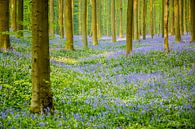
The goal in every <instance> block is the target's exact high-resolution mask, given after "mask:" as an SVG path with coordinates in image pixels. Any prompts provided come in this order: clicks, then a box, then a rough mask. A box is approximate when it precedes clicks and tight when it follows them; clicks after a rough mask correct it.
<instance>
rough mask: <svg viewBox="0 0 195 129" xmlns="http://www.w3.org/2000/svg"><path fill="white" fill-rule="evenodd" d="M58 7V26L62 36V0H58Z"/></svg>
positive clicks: (62, 36)
mask: <svg viewBox="0 0 195 129" xmlns="http://www.w3.org/2000/svg"><path fill="white" fill-rule="evenodd" d="M58 6H59V7H58V8H59V10H58V11H59V28H60V37H61V38H64V25H63V23H64V22H63V0H58Z"/></svg>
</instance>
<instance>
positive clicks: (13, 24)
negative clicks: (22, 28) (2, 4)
mask: <svg viewBox="0 0 195 129" xmlns="http://www.w3.org/2000/svg"><path fill="white" fill-rule="evenodd" d="M16 2H17V1H16V0H12V3H11V6H12V9H11V10H12V19H11V20H12V22H11V23H12V24H11V26H12V29H13V31H14V32H15V31H16V30H17V19H16V15H17V11H16V9H17V4H16Z"/></svg>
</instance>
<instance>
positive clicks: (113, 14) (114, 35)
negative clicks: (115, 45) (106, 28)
mask: <svg viewBox="0 0 195 129" xmlns="http://www.w3.org/2000/svg"><path fill="white" fill-rule="evenodd" d="M111 4H112V5H111V6H112V7H111V8H112V11H111V17H112V42H116V21H115V0H112V3H111Z"/></svg>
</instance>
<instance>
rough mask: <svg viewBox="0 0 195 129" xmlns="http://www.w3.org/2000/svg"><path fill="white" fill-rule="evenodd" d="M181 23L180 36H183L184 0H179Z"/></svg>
mask: <svg viewBox="0 0 195 129" xmlns="http://www.w3.org/2000/svg"><path fill="white" fill-rule="evenodd" d="M179 21H180V22H179V23H180V35H183V34H184V33H183V32H184V30H183V0H179Z"/></svg>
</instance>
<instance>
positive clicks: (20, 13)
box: [17, 0, 24, 37]
mask: <svg viewBox="0 0 195 129" xmlns="http://www.w3.org/2000/svg"><path fill="white" fill-rule="evenodd" d="M23 6H24V3H23V0H18V16H17V19H18V20H17V30H18V34H17V36H18V37H22V36H23V16H24V13H23Z"/></svg>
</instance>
